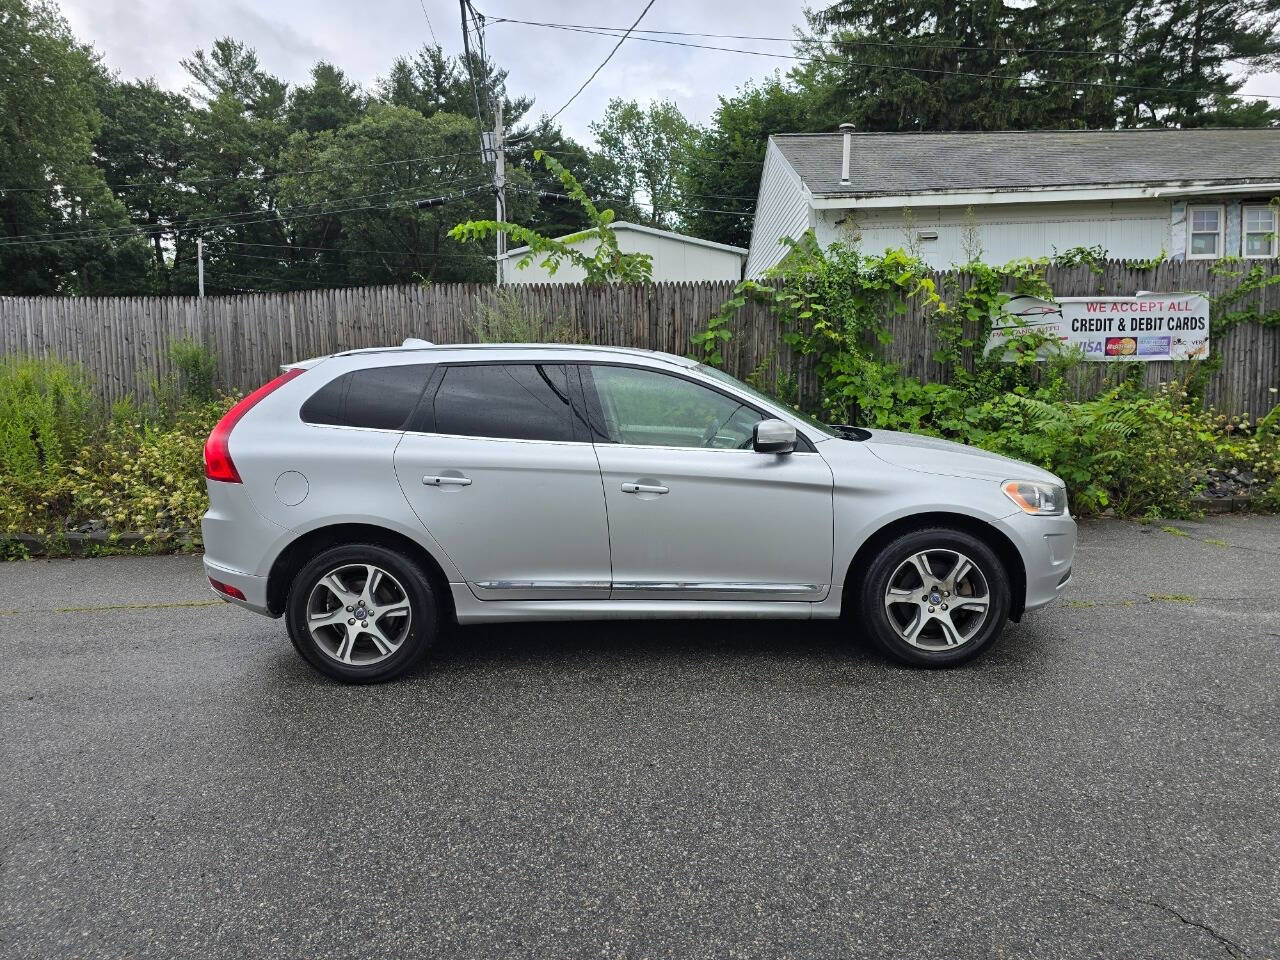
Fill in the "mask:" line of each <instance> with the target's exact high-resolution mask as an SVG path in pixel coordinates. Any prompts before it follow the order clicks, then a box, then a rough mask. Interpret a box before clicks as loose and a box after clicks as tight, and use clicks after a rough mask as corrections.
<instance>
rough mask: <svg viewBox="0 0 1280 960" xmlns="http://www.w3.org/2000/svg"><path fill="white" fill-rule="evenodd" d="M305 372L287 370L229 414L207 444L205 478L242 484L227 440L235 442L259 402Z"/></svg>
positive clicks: (297, 368) (205, 449) (228, 412)
mask: <svg viewBox="0 0 1280 960" xmlns="http://www.w3.org/2000/svg"><path fill="white" fill-rule="evenodd" d="M302 372H303V369H302V367H294V368H293V369H291V370H286V371H285V372H284V373H282V374H280V376H278V377H276V378H275V379H274V380H272V381H271V382H270V383H264V384H263V385H262V386H260V387H259V388H258V389H257V390H255V391H253V393H251V394H249V395H248V396H247V397H245V398H244V399H243V400H241V401H240V402H239V403H237V404H236V405H235V406H234V407H232V408H231V409H230V410H228V411H227V412H226V415H225V416H224V417H223V418H222V419H221V420H219V421H218V425H217V426H216V427H214V428H213V433H211V434H209V439H208V440H206V441H205V443H204V475H205V476H206V477H208V478H209V479H210V480H221V481H222V482H223V483H241V482H242V481H241V480H240V472H239V471H238V470H236V465H235V464H234V463H233V462H232V460H231V451H230V450H228V449H227V441H228V440H230V439H231V431H232V429H233V428H234V427H235V425H236V424H237V423H239V422H240V418H241V417H243V416H244V415H245V414H246V413H248V412H249V411H250V410H252V409H253V407H254V405H255V404H257V403H258V401H260V400H261V399H262V398H263V397H265V396H267V394H269V393H272V392H274V391H276V390H279V389H280V388H281V387H283V386H284V385H285V384H286V383H288V382H289V381H290V380H292V379H293V378H294V377H296V376H298V374H300V373H302Z"/></svg>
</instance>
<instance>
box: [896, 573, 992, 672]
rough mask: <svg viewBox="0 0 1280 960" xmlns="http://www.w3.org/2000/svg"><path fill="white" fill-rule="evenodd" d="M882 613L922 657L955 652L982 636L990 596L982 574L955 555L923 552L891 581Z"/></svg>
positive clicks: (899, 634)
mask: <svg viewBox="0 0 1280 960" xmlns="http://www.w3.org/2000/svg"><path fill="white" fill-rule="evenodd" d="M884 606H885V612H886V613H887V614H888V616H889V623H890V625H891V626H892V627H893V629H894V630H895V631H896V632H897V634H898V636H899V637H901V638H902V639H903V640H905V641H906V642H907V643H909V644H911V645H912V646H913V647H917V648H919V649H921V650H926V651H931V652H933V651H939V650H953V649H955V648H956V647H959V646H961V645H963V644H965V643H968V642H969V641H970V640H972V639H973V638H974V637H976V636H977V635H978V634H979V633H981V632H982V628H983V625H984V624H985V623H986V622H987V612H988V610H989V608H990V606H991V591H990V588H989V586H988V585H987V579H986V577H985V576H983V574H982V570H981V569H980V568H979V567H978V565H977V564H976V563H974V562H973V561H972V560H971V559H969V558H968V557H966V556H965V555H964V554H963V553H960V552H959V551H957V550H950V549H937V550H922V551H920V552H919V553H915V554H913V555H911V556H910V557H908V558H907V559H906V560H904V561H902V563H900V564H899V565H898V567H897V569H896V570H894V572H893V576H891V577H890V578H889V583H888V586H887V587H886V588H885V595H884Z"/></svg>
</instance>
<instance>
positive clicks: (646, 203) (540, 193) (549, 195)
mask: <svg viewBox="0 0 1280 960" xmlns="http://www.w3.org/2000/svg"><path fill="white" fill-rule="evenodd" d="M511 189H512V190H518V191H519V192H520V193H528V194H533V195H535V196H537V197H538V198H539V199H544V200H572V199H573V197H571V196H569V194H567V193H556V192H555V191H552V190H534V189H533V188H531V187H512V188H511ZM605 200H613V201H615V202H617V203H631V204H634V205H636V206H639V207H651V208H655V209H663V210H670V211H672V212H677V213H723V214H728V215H732V216H735V217H754V216H755V212H754V211H751V210H717V209H715V208H713V207H685V206H670V207H668V206H665V205H663V206H661V207H659V205H657V204H655V203H654V202H653V201H652V200H635V199H631V200H628V199H626V198H625V197H606V198H605Z"/></svg>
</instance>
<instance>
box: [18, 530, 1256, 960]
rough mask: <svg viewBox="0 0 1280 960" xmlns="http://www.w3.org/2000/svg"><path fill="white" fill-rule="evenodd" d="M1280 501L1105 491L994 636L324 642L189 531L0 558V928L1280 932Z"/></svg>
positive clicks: (826, 631) (77, 934)
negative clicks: (333, 648) (1063, 577)
mask: <svg viewBox="0 0 1280 960" xmlns="http://www.w3.org/2000/svg"><path fill="white" fill-rule="evenodd" d="M1277 797H1280V518H1277V517H1234V516H1233V517H1222V518H1216V519H1212V520H1209V521H1206V522H1204V523H1200V524H1178V525H1176V526H1170V527H1168V528H1167V529H1162V528H1161V527H1159V526H1142V525H1138V524H1131V523H1122V522H1115V521H1112V522H1098V523H1090V524H1085V525H1082V529H1081V542H1080V551H1079V554H1078V561H1077V574H1076V579H1075V580H1074V582H1073V585H1072V587H1071V589H1070V592H1069V594H1068V596H1067V597H1066V598H1065V600H1064V601H1063V602H1059V603H1058V604H1057V605H1055V606H1054V607H1051V608H1049V609H1047V610H1044V611H1040V612H1038V613H1034V614H1031V615H1029V616H1028V617H1027V618H1026V619H1025V620H1024V622H1023V623H1022V624H1020V625H1016V626H1011V628H1010V629H1009V631H1008V632H1007V633H1006V635H1005V637H1004V639H1003V641H1002V642H1001V643H1000V645H999V646H998V647H996V648H995V649H993V650H991V651H990V652H989V653H988V654H986V655H984V656H983V657H981V658H980V659H979V660H977V661H976V662H975V663H973V664H971V665H970V666H968V667H965V668H962V669H958V670H953V671H946V672H930V671H920V670H911V669H905V668H902V667H899V666H896V665H894V664H892V663H890V662H888V661H886V660H885V659H883V658H882V657H881V656H879V655H877V654H876V653H874V652H873V651H872V650H870V649H869V647H867V646H865V645H863V644H862V643H860V642H858V641H857V640H856V637H854V636H852V635H851V633H850V632H849V630H848V628H845V627H841V626H838V625H818V624H795V623H705V622H704V623H662V622H648V623H637V624H575V625H542V626H504V627H500V628H499V627H483V628H482V627H474V628H468V629H464V630H459V631H457V632H456V634H455V635H453V636H452V637H450V638H449V639H448V640H447V641H446V643H445V644H444V645H443V646H442V647H440V648H438V649H437V650H436V651H435V652H434V653H433V654H432V656H431V658H430V660H429V663H428V664H427V665H426V667H425V668H424V669H422V670H421V671H419V672H417V673H415V674H413V675H412V676H410V677H408V678H406V679H404V680H402V681H400V682H397V683H393V684H389V685H384V686H380V687H343V686H339V685H336V684H334V683H331V682H328V681H326V680H324V679H322V678H320V677H319V676H317V675H316V674H314V673H312V672H310V671H309V670H308V669H307V668H306V667H305V666H304V664H303V663H302V662H301V661H300V660H299V659H298V657H297V656H296V655H295V653H294V651H293V649H292V647H291V646H290V645H289V642H288V640H287V638H286V637H285V633H284V627H283V625H282V623H280V622H279V621H272V620H267V619H263V618H259V617H256V616H254V615H252V614H249V613H247V612H245V611H242V610H240V609H238V608H236V607H233V606H229V605H226V604H222V603H220V602H218V601H216V600H214V599H213V598H212V596H211V595H210V594H209V593H208V591H207V590H206V588H205V586H204V581H203V579H202V576H201V572H200V567H199V560H198V558H192V557H154V558H141V557H140V558H107V559H98V560H74V561H31V562H17V563H8V564H0V957H4V958H7V960H18V958H28V957H124V956H128V957H172V956H199V957H236V958H240V957H306V958H322V957H343V958H348V957H428V956H429V957H504V958H506V957H560V956H572V957H586V956H598V957H655V958H656V957H788V956H789V957H860V956H867V957H871V956H909V957H966V958H968V957H1015V956H1016V957H1094V956H1108V957H1132V958H1143V957H1151V958H1164V960H1169V958H1183V957H1188V958H1191V957H1194V958H1204V957H1211V958H1212V957H1228V958H1229V957H1275V956H1277V955H1280V907H1278V904H1280V866H1278V864H1280V855H1278V854H1280V843H1278V834H1280V831H1278V829H1277V822H1278V818H1277Z"/></svg>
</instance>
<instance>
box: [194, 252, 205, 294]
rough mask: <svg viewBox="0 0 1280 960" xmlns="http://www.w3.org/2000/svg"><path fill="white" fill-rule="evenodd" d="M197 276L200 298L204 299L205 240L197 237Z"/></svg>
mask: <svg viewBox="0 0 1280 960" xmlns="http://www.w3.org/2000/svg"><path fill="white" fill-rule="evenodd" d="M196 278H197V283H198V284H199V289H200V299H201V300H203V299H204V240H202V239H201V238H200V237H196Z"/></svg>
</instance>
